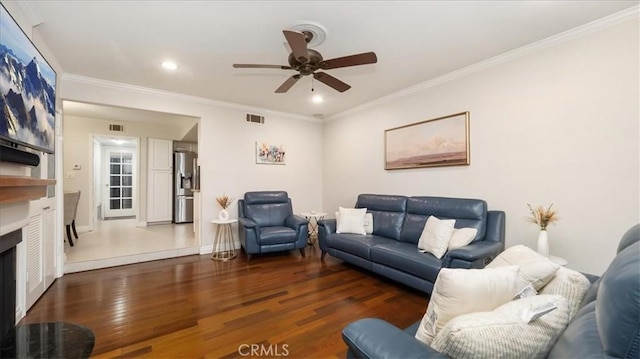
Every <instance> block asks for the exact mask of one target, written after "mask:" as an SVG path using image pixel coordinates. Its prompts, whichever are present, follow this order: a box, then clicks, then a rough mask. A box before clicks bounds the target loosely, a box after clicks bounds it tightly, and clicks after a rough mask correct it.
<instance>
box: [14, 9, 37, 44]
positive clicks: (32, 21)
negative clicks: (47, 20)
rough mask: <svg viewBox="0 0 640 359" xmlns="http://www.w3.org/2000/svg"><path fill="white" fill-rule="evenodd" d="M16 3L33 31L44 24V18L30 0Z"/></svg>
mask: <svg viewBox="0 0 640 359" xmlns="http://www.w3.org/2000/svg"><path fill="white" fill-rule="evenodd" d="M16 5H18V8H20V10H21V11H22V13H23V14H24V16H25V17H26V18H27V21H29V25H31V30H32V31H33V29H34V28H35V27H37V26H39V25H41V24H42V18H41V17H40V15H39V14H38V11H36V9H35V8H34V6H33V4H32V3H31V2H30V1H16ZM25 32H26V31H25ZM29 37H33V34H30V36H29Z"/></svg>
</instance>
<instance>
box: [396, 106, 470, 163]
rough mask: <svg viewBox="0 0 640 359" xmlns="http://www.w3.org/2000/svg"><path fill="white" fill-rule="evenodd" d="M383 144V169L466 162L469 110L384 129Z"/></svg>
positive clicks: (468, 157) (468, 161) (467, 160)
mask: <svg viewBox="0 0 640 359" xmlns="http://www.w3.org/2000/svg"><path fill="white" fill-rule="evenodd" d="M384 147H385V156H384V158H385V164H384V168H385V169H386V170H397V169H406V168H419V167H439V166H466V165H469V163H470V156H469V155H470V154H469V112H460V113H456V114H453V115H449V116H444V117H439V118H434V119H432V120H426V121H421V122H417V123H412V124H410V125H404V126H400V127H396V128H391V129H388V130H386V131H384Z"/></svg>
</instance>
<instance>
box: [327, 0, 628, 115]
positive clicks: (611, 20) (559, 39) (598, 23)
mask: <svg viewBox="0 0 640 359" xmlns="http://www.w3.org/2000/svg"><path fill="white" fill-rule="evenodd" d="M639 16H640V5H635V6H633V7H630V8H628V9H626V10H623V11H619V12H617V13H615V14H611V15H609V16H606V17H603V18H600V19H597V20H594V21H591V22H589V23H586V24H584V25H581V26H578V27H575V28H573V29H570V30H567V31H564V32H561V33H558V34H556V35H553V36H550V37H547V38H545V39H542V40H539V41H536V42H533V43H530V44H528V45H525V46H522V47H520V48H517V49H515V50H511V51H508V52H505V53H503V54H500V55H497V56H494V57H492V58H489V59H487V60H483V61H480V62H477V63H475V64H472V65H469V66H467V67H463V68H461V69H459V70H456V71H452V72H449V73H447V74H444V75H442V76H438V77H436V78H433V79H431V80H427V81H425V82H421V83H419V84H417V85H414V86H411V87H408V88H406V89H404V90H400V91H397V92H394V93H391V94H389V95H386V96H383V97H380V98H378V99H376V100H373V101H370V102H367V103H364V104H362V105H359V106H356V107H353V108H351V109H348V110H345V111H342V112H339V113H336V114H334V115H331V116H328V117H327V118H325V122H330V121H333V120H337V119H340V118H343V117H346V116H349V115H353V114H355V113H358V112H361V111H364V110H367V109H370V108H372V107H375V106H378V105H382V104H384V103H387V102H391V101H394V100H398V99H401V98H404V97H407V96H409V95H412V94H415V93H418V92H421V91H424V90H426V89H429V88H432V87H435V86H438V85H441V84H444V83H447V82H450V81H453V80H456V79H459V78H461V77H465V76H468V75H470V74H473V73H476V72H480V71H483V70H486V69H489V68H492V67H494V66H497V65H500V64H503V63H506V62H509V61H513V60H515V59H518V58H520V57H523V56H526V55H530V54H533V53H536V52H538V51H542V50H544V49H546V48H549V47H552V46H555V45H558V44H561V43H564V42H568V41H571V40H574V39H577V38H580V37H583V36H586V35H589V34H591V33H594V32H598V31H601V30H604V29H606V28H609V27H612V26H615V25H618V24H621V23H624V22H627V21H631V20H634V19H638V17H639Z"/></svg>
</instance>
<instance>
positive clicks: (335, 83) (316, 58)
mask: <svg viewBox="0 0 640 359" xmlns="http://www.w3.org/2000/svg"><path fill="white" fill-rule="evenodd" d="M282 32H283V33H284V37H285V38H286V39H287V43H289V47H291V50H292V52H291V54H289V66H283V65H260V64H233V67H234V68H255V69H280V70H295V71H298V73H297V74H295V75H293V76H291V77H289V78H288V79H287V80H286V81H285V82H284V83H283V84H282V85H280V87H278V88H277V89H276V91H275V92H276V93H284V92H287V91H288V90H289V89H290V88H291V87H292V86H293V85H294V84H295V83H296V82H298V80H300V79H301V78H302V76H307V75H313V78H314V79H316V80H318V81H320V82H322V83H324V84H325V85H327V86H329V87H331V88H333V89H335V90H336V91H339V92H345V91H347V90H348V89H350V88H351V86H350V85H348V84H346V83H344V82H342V81H340V80H338V79H337V78H335V77H333V76H331V75H329V74H328V73H326V72H322V71H318V70H331V69H337V68H340V67H348V66H357V65H366V64H375V63H376V62H377V61H378V58H377V57H376V54H375V53H374V52H364V53H361V54H355V55H349V56H344V57H337V58H334V59H329V60H324V59H323V58H322V55H320V53H319V52H318V51H315V50H312V49H309V48H308V47H307V44H308V43H309V41H311V39H312V38H313V34H312V33H311V32H309V31H302V32H299V31H292V30H283V31H282Z"/></svg>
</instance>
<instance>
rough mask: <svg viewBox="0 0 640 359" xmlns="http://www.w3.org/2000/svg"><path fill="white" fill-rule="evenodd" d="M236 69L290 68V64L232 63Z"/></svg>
mask: <svg viewBox="0 0 640 359" xmlns="http://www.w3.org/2000/svg"><path fill="white" fill-rule="evenodd" d="M233 67H234V68H236V69H280V70H292V68H291V67H290V66H283V65H260V64H233Z"/></svg>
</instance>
